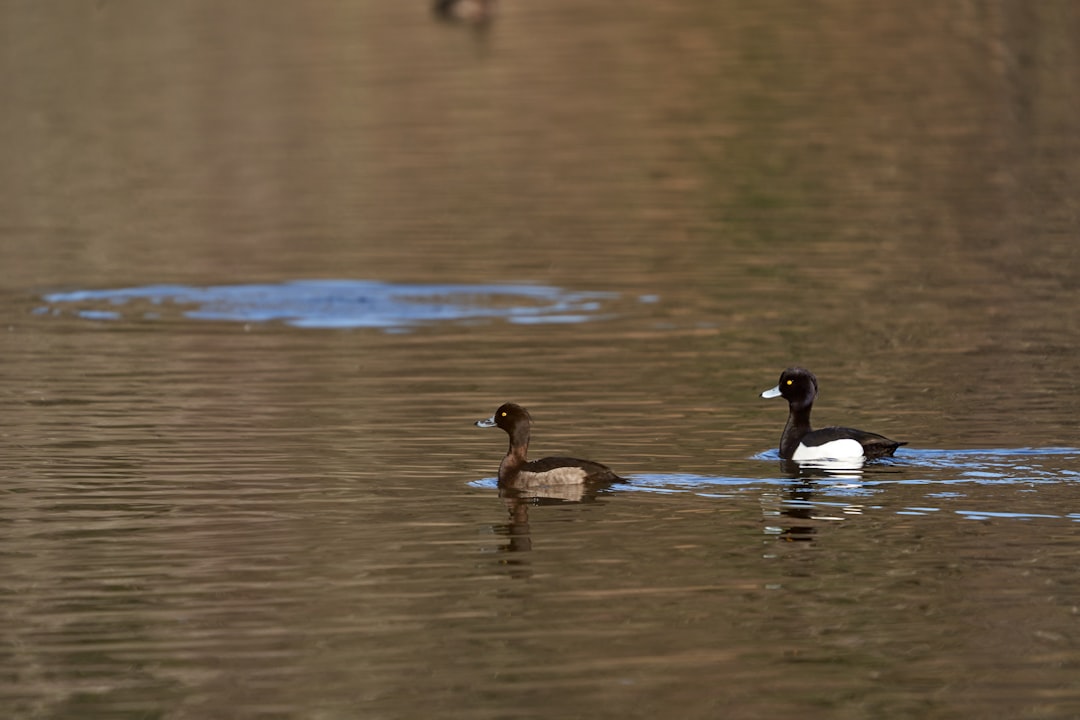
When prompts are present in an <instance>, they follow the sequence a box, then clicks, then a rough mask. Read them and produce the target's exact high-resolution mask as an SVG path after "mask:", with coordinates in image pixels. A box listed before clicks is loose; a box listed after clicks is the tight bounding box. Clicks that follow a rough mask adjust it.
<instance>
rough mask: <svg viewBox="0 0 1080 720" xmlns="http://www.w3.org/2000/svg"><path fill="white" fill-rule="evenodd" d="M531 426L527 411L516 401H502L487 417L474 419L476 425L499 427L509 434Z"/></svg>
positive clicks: (530, 418)
mask: <svg viewBox="0 0 1080 720" xmlns="http://www.w3.org/2000/svg"><path fill="white" fill-rule="evenodd" d="M531 426H532V417H531V416H530V415H529V411H528V410H526V409H525V408H523V407H521V406H520V405H518V404H517V403H504V404H502V405H500V406H499V409H498V410H496V411H495V414H494V415H492V416H491V417H489V418H488V419H486V420H477V421H476V427H500V428H502V429H503V430H505V431H506V432H508V433H510V434H511V435H513V434H514V432H515V431H518V430H521V429H524V430H528V429H529V428H530V427H531Z"/></svg>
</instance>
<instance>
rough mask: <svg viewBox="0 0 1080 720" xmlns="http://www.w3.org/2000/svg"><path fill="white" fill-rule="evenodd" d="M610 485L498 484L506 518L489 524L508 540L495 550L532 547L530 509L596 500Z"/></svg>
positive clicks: (509, 551) (527, 550)
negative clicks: (500, 521)
mask: <svg viewBox="0 0 1080 720" xmlns="http://www.w3.org/2000/svg"><path fill="white" fill-rule="evenodd" d="M611 485H612V483H610V482H596V483H585V484H582V485H572V486H561V487H550V488H527V487H514V486H512V485H500V486H499V497H500V498H502V500H503V503H504V504H505V505H506V510H507V514H508V518H507V521H506V522H505V523H503V524H499V525H493V526H492V531H494V533H495V534H496V535H501V536H504V537H506V538H507V539H508V542H507V543H506V544H505V545H503V546H502V547H500V548H499V552H502V553H520V552H529V551H530V550H532V547H533V546H532V528H531V527H530V525H529V510H530V509H531V508H538V507H544V506H548V507H550V506H553V505H579V504H582V503H591V502H596V500H597V498H598V496H599V495H600V494H601V493H602V492H603V491H604V490H607V489H608V488H610V487H611Z"/></svg>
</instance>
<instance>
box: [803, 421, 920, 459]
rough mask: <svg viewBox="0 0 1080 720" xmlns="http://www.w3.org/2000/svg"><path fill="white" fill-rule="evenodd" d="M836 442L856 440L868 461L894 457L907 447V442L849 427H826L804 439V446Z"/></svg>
mask: <svg viewBox="0 0 1080 720" xmlns="http://www.w3.org/2000/svg"><path fill="white" fill-rule="evenodd" d="M836 440H855V441H856V442H858V443H859V444H860V445H862V446H863V453H865V455H866V457H867V459H871V458H878V457H886V456H888V455H892V454H893V453H894V452H896V448H898V447H900V446H901V445H907V443H906V442H901V441H899V440H891V439H889V438H887V437H885V436H884V435H878V434H877V433H872V432H867V431H866V430H856V429H855V428H848V427H826V428H821V429H820V430H815V431H813V432H812V433H808V434H807V435H806V436H805V437H803V439H802V444H803V445H806V446H808V447H810V446H813V445H824V444H826V443H829V442H834V441H836Z"/></svg>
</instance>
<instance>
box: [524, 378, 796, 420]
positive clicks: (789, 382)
mask: <svg viewBox="0 0 1080 720" xmlns="http://www.w3.org/2000/svg"><path fill="white" fill-rule="evenodd" d="M793 382H795V381H794V380H788V381H787V384H788V385H790V384H791V383H793ZM504 414H505V413H504Z"/></svg>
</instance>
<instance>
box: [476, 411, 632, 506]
mask: <svg viewBox="0 0 1080 720" xmlns="http://www.w3.org/2000/svg"><path fill="white" fill-rule="evenodd" d="M476 427H482V428H490V427H498V428H502V429H503V430H504V431H505V432H506V434H507V435H509V436H510V447H509V449H508V450H507V451H506V457H504V458H503V459H502V462H501V463H499V485H500V486H513V487H519V488H536V487H552V486H566V485H578V484H582V483H612V482H619V481H621V480H622V478H620V477H619V476H618V475H616V474H615V473H614V472H613V471H612V470H611V468H609V467H608V466H606V465H601V464H600V463H598V462H593V461H592V460H579V459H577V458H569V457H546V458H541V459H539V460H528V459H527V454H528V451H529V433H530V431H531V429H532V416H531V415H529V411H528V410H526V409H525V408H523V407H521V406H520V405H518V404H516V403H504V404H502V405H500V406H499V408H498V409H497V410H496V411H495V414H494V415H492V416H491V417H489V418H487V419H485V420H477V421H476Z"/></svg>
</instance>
